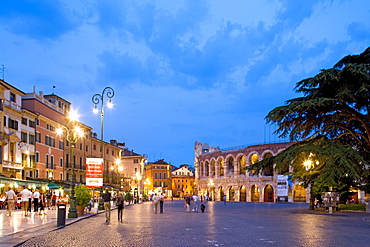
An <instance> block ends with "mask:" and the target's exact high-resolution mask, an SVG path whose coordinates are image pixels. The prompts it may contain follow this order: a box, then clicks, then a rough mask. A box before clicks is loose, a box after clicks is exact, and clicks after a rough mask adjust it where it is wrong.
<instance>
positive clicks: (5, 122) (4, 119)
mask: <svg viewBox="0 0 370 247" xmlns="http://www.w3.org/2000/svg"><path fill="white" fill-rule="evenodd" d="M4 126H6V117H5V116H4Z"/></svg>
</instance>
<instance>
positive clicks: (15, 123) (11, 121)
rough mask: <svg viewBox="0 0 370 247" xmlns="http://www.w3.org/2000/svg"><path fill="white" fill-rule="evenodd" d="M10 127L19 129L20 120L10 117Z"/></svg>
mask: <svg viewBox="0 0 370 247" xmlns="http://www.w3.org/2000/svg"><path fill="white" fill-rule="evenodd" d="M8 127H9V128H11V129H15V130H18V121H17V120H13V119H11V118H8Z"/></svg>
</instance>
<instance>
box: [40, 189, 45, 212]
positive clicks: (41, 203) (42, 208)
mask: <svg viewBox="0 0 370 247" xmlns="http://www.w3.org/2000/svg"><path fill="white" fill-rule="evenodd" d="M45 206H46V205H45V194H44V193H40V197H39V208H40V213H39V215H46V213H45Z"/></svg>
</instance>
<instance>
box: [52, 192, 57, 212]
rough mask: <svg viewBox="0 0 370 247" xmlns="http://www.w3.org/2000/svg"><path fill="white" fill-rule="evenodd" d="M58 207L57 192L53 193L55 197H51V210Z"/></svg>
mask: <svg viewBox="0 0 370 247" xmlns="http://www.w3.org/2000/svg"><path fill="white" fill-rule="evenodd" d="M56 206H57V195H55V192H53V195H52V196H51V210H54V209H55V208H56Z"/></svg>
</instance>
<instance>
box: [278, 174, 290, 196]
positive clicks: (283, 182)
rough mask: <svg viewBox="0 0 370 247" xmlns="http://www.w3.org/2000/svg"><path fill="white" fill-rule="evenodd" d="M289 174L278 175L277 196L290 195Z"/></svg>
mask: <svg viewBox="0 0 370 247" xmlns="http://www.w3.org/2000/svg"><path fill="white" fill-rule="evenodd" d="M288 179H289V176H288V175H278V176H277V180H278V183H277V196H288V189H289V187H288Z"/></svg>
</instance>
